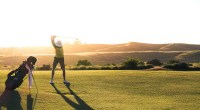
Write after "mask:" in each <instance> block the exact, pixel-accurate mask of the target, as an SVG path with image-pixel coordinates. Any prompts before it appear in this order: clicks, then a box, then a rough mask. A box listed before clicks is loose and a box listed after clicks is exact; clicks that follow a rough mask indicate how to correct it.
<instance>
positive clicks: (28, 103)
mask: <svg viewBox="0 0 200 110" xmlns="http://www.w3.org/2000/svg"><path fill="white" fill-rule="evenodd" d="M8 72H9V71H7V70H1V71H0V79H1V80H0V95H1V96H0V102H1V103H0V108H1V109H2V110H4V109H6V108H9V109H11V110H12V109H15V110H17V109H18V110H20V109H24V110H26V109H28V110H32V109H36V110H74V109H76V110H90V109H96V110H99V109H102V110H197V109H199V108H200V102H199V100H200V72H198V71H197V72H191V71H190V72H182V71H132V70H129V71H127V70H120V71H119V70H116V71H113V70H110V71H109V70H107V71H105V70H96V71H95V70H94V71H67V79H68V80H69V81H70V82H71V86H70V88H67V87H66V86H65V85H64V84H63V83H62V74H61V71H56V74H55V85H50V84H49V79H50V74H51V72H50V71H36V72H35V74H34V76H35V81H36V82H37V86H38V89H39V91H38V94H37V92H36V88H35V87H33V88H32V89H31V94H30V95H29V91H28V89H27V79H26V80H25V81H24V83H23V84H22V86H21V87H19V88H18V89H16V91H8V92H6V93H5V92H4V87H5V86H4V82H5V80H6V74H7V73H8ZM5 97H6V98H5ZM1 109H0V110H1Z"/></svg>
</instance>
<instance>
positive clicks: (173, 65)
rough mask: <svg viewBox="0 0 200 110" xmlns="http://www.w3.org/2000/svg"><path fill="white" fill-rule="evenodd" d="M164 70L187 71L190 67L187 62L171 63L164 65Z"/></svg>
mask: <svg viewBox="0 0 200 110" xmlns="http://www.w3.org/2000/svg"><path fill="white" fill-rule="evenodd" d="M164 68H167V69H173V70H187V69H189V65H188V64H187V63H185V62H171V63H167V64H165V65H164Z"/></svg>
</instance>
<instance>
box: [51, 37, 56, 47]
mask: <svg viewBox="0 0 200 110" xmlns="http://www.w3.org/2000/svg"><path fill="white" fill-rule="evenodd" d="M55 38H56V36H51V43H52V45H53V46H54V47H56V44H55Z"/></svg>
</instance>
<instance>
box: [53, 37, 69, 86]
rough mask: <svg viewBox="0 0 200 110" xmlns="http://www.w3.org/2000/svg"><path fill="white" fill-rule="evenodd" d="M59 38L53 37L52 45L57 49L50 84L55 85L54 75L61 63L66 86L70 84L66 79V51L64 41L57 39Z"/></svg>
mask: <svg viewBox="0 0 200 110" xmlns="http://www.w3.org/2000/svg"><path fill="white" fill-rule="evenodd" d="M56 38H57V36H51V43H52V45H53V47H54V48H55V57H54V61H53V68H52V74H51V80H50V84H53V83H54V82H53V78H54V74H55V68H56V66H57V64H58V63H59V64H60V66H61V69H62V72H63V80H64V81H63V83H64V84H70V83H69V82H68V81H67V80H66V78H65V63H64V50H63V46H62V41H61V40H59V39H57V40H56Z"/></svg>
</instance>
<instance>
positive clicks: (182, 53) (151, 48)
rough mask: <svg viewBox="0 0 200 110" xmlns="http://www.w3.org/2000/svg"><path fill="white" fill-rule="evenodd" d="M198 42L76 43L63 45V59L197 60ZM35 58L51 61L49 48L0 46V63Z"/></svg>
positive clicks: (104, 61)
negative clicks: (131, 58) (195, 43)
mask: <svg viewBox="0 0 200 110" xmlns="http://www.w3.org/2000/svg"><path fill="white" fill-rule="evenodd" d="M199 50H200V45H193V44H180V43H173V44H147V43H138V42H130V43H124V44H80V45H69V44H68V45H66V44H65V45H64V51H65V60H66V61H65V62H66V64H67V65H75V64H76V63H77V61H78V60H80V59H87V60H89V61H90V62H92V64H95V65H96V64H97V65H98V64H111V63H116V64H118V63H122V62H123V61H124V60H126V59H127V58H128V57H133V58H138V59H140V60H143V61H149V60H152V59H155V58H156V59H159V60H161V61H162V62H166V61H168V60H174V59H177V60H180V61H186V62H199V59H200V52H199ZM29 55H33V56H36V57H37V58H38V62H37V65H43V64H51V63H52V61H53V56H54V48H53V47H23V48H16V47H12V48H0V65H18V64H20V63H21V62H22V61H23V60H25V59H26V57H27V56H29Z"/></svg>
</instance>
